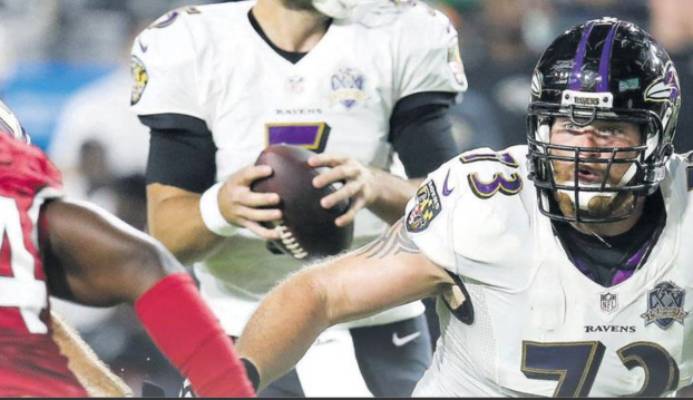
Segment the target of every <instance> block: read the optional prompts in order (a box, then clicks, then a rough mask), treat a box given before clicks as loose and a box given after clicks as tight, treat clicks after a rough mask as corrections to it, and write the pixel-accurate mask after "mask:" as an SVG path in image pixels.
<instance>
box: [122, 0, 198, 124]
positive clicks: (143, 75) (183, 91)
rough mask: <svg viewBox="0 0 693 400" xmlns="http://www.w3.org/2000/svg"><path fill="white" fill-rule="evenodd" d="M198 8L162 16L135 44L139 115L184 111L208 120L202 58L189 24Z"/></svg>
mask: <svg viewBox="0 0 693 400" xmlns="http://www.w3.org/2000/svg"><path fill="white" fill-rule="evenodd" d="M197 12H198V11H196V9H195V8H182V9H178V10H175V11H172V12H170V13H168V14H166V15H164V16H163V17H161V18H159V19H158V20H157V21H156V22H154V23H153V24H152V25H151V26H150V27H149V28H147V29H146V30H145V31H144V32H142V33H141V34H140V35H139V36H138V37H137V39H135V42H134V43H133V47H132V58H131V65H130V66H131V71H132V78H133V87H132V95H131V99H130V103H131V105H132V108H133V110H134V111H135V113H137V114H138V115H152V114H183V115H189V116H192V117H196V118H200V119H204V117H205V113H204V112H203V107H201V104H202V103H201V101H200V93H199V90H198V88H199V85H198V84H197V71H198V67H197V65H196V63H197V60H198V57H197V54H196V53H197V52H196V48H195V43H194V41H193V39H192V36H191V33H190V30H189V23H190V20H189V19H192V18H196V17H197V16H196V15H195V13H197Z"/></svg>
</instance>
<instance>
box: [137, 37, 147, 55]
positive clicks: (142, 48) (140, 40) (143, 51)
mask: <svg viewBox="0 0 693 400" xmlns="http://www.w3.org/2000/svg"><path fill="white" fill-rule="evenodd" d="M137 44H138V45H140V50H142V53H146V52H147V50H149V46H145V45H144V43H142V39H137Z"/></svg>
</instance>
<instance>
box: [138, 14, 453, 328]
mask: <svg viewBox="0 0 693 400" xmlns="http://www.w3.org/2000/svg"><path fill="white" fill-rule="evenodd" d="M253 4H254V2H253V1H245V2H238V3H223V4H215V5H208V6H201V7H188V8H184V9H180V10H177V11H175V12H173V13H170V14H168V15H167V16H165V17H162V19H160V20H159V21H157V22H156V23H155V24H154V25H152V27H150V28H149V29H147V30H146V31H144V32H143V33H142V34H141V35H140V36H139V37H138V39H137V40H136V41H135V44H134V47H133V60H132V67H133V72H134V75H135V87H134V89H133V98H132V101H133V103H134V110H135V112H136V113H137V114H139V115H152V114H169V113H174V114H184V115H188V116H192V117H196V118H199V119H201V120H203V121H205V122H206V124H207V126H208V128H209V129H210V130H211V132H212V133H213V138H214V142H215V144H216V147H217V149H218V150H217V153H216V165H217V180H218V181H223V180H224V179H226V178H227V177H228V176H230V175H231V174H233V173H234V172H236V171H238V170H239V169H241V168H243V167H245V166H248V165H252V164H253V163H254V162H255V159H256V158H257V156H258V155H259V153H260V152H261V151H262V150H263V149H264V148H265V147H266V146H268V145H271V144H279V143H286V144H293V145H302V146H305V147H306V148H308V149H311V150H314V151H318V152H321V151H324V152H326V153H333V154H344V155H347V156H350V157H353V158H355V159H357V160H358V161H360V162H361V163H363V164H364V165H370V166H375V167H379V168H383V169H385V170H389V169H390V167H391V164H392V160H393V154H392V149H391V146H390V144H389V143H388V140H387V139H388V133H389V119H390V115H391V113H392V111H393V108H394V106H395V104H396V103H397V101H398V100H400V99H402V98H404V97H406V96H409V95H411V94H415V93H420V92H453V93H456V92H461V91H463V90H464V89H465V88H466V78H465V75H464V69H463V67H462V63H461V59H460V57H459V51H458V41H457V33H456V31H455V29H454V28H453V27H452V26H451V25H450V23H449V21H448V20H447V18H446V17H444V16H443V15H442V14H441V13H439V12H436V11H433V10H432V9H430V8H429V7H428V6H426V5H424V4H420V3H416V2H406V4H404V3H403V4H401V5H393V7H397V13H396V14H397V15H396V18H391V16H387V18H385V17H383V18H384V19H383V20H382V21H381V22H382V23H378V22H379V21H378V18H377V16H376V17H375V18H369V19H368V21H369V23H368V24H364V23H346V22H339V21H335V22H333V23H332V25H331V26H330V27H329V29H328V31H327V32H326V34H325V36H324V37H323V38H322V39H321V40H320V42H319V43H318V44H317V45H316V46H315V48H313V49H312V50H311V51H310V52H309V53H308V54H307V55H306V56H305V57H303V58H302V59H301V60H300V61H299V62H297V63H295V64H293V63H291V62H289V61H287V60H286V59H285V58H283V57H282V56H280V55H279V54H277V53H276V52H275V50H274V49H272V47H271V46H270V45H269V44H268V43H267V42H266V41H265V40H264V39H263V38H262V37H261V36H260V35H259V34H258V32H256V30H255V29H254V28H253V26H252V24H251V22H250V20H249V17H248V12H249V10H250V9H251V7H252V6H253ZM355 223H356V225H355V236H356V241H355V242H356V244H359V243H363V242H365V241H367V240H368V239H369V238H372V237H373V236H375V235H378V234H380V233H381V232H382V231H383V229H384V227H385V226H384V223H383V222H382V221H380V220H379V219H378V218H376V217H375V216H374V215H373V214H371V213H370V212H368V211H367V210H364V211H362V212H361V213H359V215H358V216H357V218H356V222H355ZM300 267H301V264H300V263H299V262H296V261H295V260H293V259H291V258H289V257H286V256H277V255H272V254H270V253H269V252H268V251H267V250H266V248H265V243H264V241H261V240H259V239H258V238H257V237H256V236H254V235H253V234H252V233H250V232H248V231H245V230H243V231H241V233H239V234H238V235H235V236H233V237H231V238H229V239H228V240H227V241H226V245H225V246H224V247H223V248H222V249H221V250H220V251H218V252H217V253H216V254H215V255H214V256H212V257H210V258H209V259H208V260H206V261H205V262H204V263H200V264H199V265H196V272H197V273H198V276H199V278H200V281H201V288H202V292H203V295H204V296H205V297H206V298H207V299H208V300H209V301H210V304H211V306H212V308H213V309H214V310H215V312H216V314H217V316H218V317H219V318H220V320H221V321H222V324H223V325H224V327H225V329H226V330H227V332H229V333H231V334H234V335H238V334H240V333H241V330H242V328H243V326H244V325H245V323H246V321H247V319H248V318H249V317H250V315H251V314H252V312H253V311H254V310H255V308H256V307H257V305H258V301H259V300H260V299H261V298H262V296H264V294H265V293H267V291H268V290H269V289H271V288H272V287H273V286H274V285H275V284H276V283H277V282H278V281H280V280H282V279H283V278H285V277H286V276H287V275H288V274H289V273H291V272H293V271H295V270H297V269H299V268H300ZM422 311H423V307H422V305H421V304H420V303H412V304H410V305H405V306H402V307H399V308H397V309H395V310H392V311H388V312H386V313H384V314H379V315H378V316H376V317H374V318H371V319H369V320H367V321H361V322H359V323H357V324H359V325H364V324H376V323H387V322H393V321H397V320H401V319H405V318H411V317H413V316H416V315H419V314H420V313H421V312H422Z"/></svg>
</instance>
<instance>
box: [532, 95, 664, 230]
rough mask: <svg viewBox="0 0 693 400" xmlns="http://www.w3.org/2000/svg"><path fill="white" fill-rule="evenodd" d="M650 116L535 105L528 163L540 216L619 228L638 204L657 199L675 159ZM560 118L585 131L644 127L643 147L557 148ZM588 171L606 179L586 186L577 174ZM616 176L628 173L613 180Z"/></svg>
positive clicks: (565, 146) (659, 129)
mask: <svg viewBox="0 0 693 400" xmlns="http://www.w3.org/2000/svg"><path fill="white" fill-rule="evenodd" d="M647 114H648V113H647V112H644V113H642V114H640V113H632V112H630V113H629V114H620V113H618V112H614V110H609V111H598V110H597V109H596V108H592V109H588V108H577V107H574V106H571V107H568V108H564V107H562V108H558V109H554V110H551V109H550V107H537V105H536V104H535V105H534V107H532V109H531V110H530V116H529V119H528V129H529V137H528V141H529V149H530V152H529V153H530V156H529V163H530V179H532V180H533V181H534V184H535V186H536V188H537V195H538V201H539V208H540V210H541V212H542V213H543V214H545V215H547V216H549V217H551V218H552V219H556V220H562V221H568V222H578V223H609V222H617V221H620V220H624V219H626V218H628V217H629V216H630V215H632V213H633V212H634V211H635V209H636V204H637V199H638V198H640V197H644V196H647V195H649V194H652V193H653V192H654V191H656V189H657V187H658V185H659V183H660V182H661V181H662V180H663V179H664V176H665V164H666V161H667V160H668V157H669V155H670V154H671V148H670V146H667V147H666V148H662V146H661V138H662V135H661V124H659V123H658V119H657V118H652V117H651V116H648V115H647ZM558 117H565V118H568V119H569V121H570V122H571V123H573V124H575V125H577V126H581V127H582V126H587V125H590V124H592V123H593V122H594V121H619V122H631V123H634V124H636V125H637V126H639V127H640V132H641V142H640V144H639V145H636V146H628V147H577V146H567V145H561V144H555V143H552V142H551V137H550V135H551V126H552V124H553V123H554V121H555V120H556V118H558ZM662 152H666V153H667V154H661V153H662ZM655 155H656V156H655ZM586 170H587V171H594V173H595V174H601V175H602V176H601V179H599V180H597V181H595V182H583V181H581V180H580V178H579V175H578V172H579V171H586ZM614 170H624V171H623V172H622V173H620V174H618V175H614V174H613V171H614Z"/></svg>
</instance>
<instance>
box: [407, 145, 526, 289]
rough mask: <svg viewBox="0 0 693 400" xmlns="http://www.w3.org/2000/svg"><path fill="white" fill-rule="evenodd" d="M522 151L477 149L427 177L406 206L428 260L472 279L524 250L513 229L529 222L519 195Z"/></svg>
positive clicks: (415, 237) (410, 226)
mask: <svg viewBox="0 0 693 400" xmlns="http://www.w3.org/2000/svg"><path fill="white" fill-rule="evenodd" d="M522 151H523V147H522V146H517V147H516V148H510V149H508V150H507V151H503V152H495V151H493V150H491V149H488V148H481V149H476V150H473V151H470V152H467V153H463V154H461V155H460V156H458V157H455V158H454V159H452V160H450V161H448V162H447V163H445V164H443V165H442V166H441V167H440V168H438V169H437V170H436V171H435V172H433V173H431V174H430V175H429V176H428V178H427V180H426V181H425V182H424V184H423V185H422V186H421V187H420V188H419V190H418V191H417V193H416V197H415V198H414V199H412V200H410V202H409V204H408V205H407V214H406V220H405V225H406V228H407V231H408V232H409V235H410V237H411V239H412V240H413V241H414V242H415V243H416V244H417V246H418V247H419V248H420V249H421V251H422V252H423V253H424V255H426V256H427V257H428V258H429V259H430V260H431V261H433V262H435V263H436V264H438V265H440V266H441V267H444V268H445V269H447V270H449V271H450V272H453V273H455V274H459V275H467V274H468V273H470V272H472V271H471V269H469V268H472V269H476V266H478V265H488V264H490V263H492V262H495V261H497V259H498V258H499V257H507V256H509V254H508V253H510V254H512V252H514V251H519V250H518V246H520V247H521V244H519V243H517V240H516V236H517V235H516V233H517V232H516V231H513V229H514V227H516V226H523V225H521V224H520V221H518V220H519V219H525V220H526V218H527V214H526V212H524V206H523V204H522V201H521V200H520V196H517V195H518V194H519V193H520V192H521V191H522V189H523V177H524V174H523V172H522V171H521V170H520V168H521V162H522V161H524V157H523V155H522V154H523V153H522ZM524 224H525V225H526V222H525V223H524ZM481 270H482V271H484V269H483V268H481ZM485 274H486V271H484V272H483V275H485ZM474 275H477V274H474Z"/></svg>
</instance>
